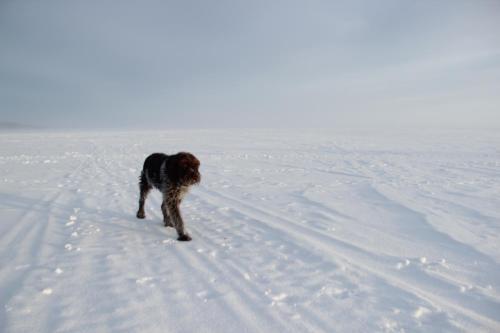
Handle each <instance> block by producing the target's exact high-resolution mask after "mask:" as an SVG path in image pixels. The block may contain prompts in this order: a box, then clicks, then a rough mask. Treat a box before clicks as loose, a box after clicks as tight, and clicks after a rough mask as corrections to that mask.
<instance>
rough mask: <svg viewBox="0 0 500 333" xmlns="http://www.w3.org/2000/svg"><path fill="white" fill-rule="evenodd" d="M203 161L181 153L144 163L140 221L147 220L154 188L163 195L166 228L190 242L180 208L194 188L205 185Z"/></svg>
mask: <svg viewBox="0 0 500 333" xmlns="http://www.w3.org/2000/svg"><path fill="white" fill-rule="evenodd" d="M199 167H200V161H199V160H198V159H197V158H196V157H195V156H194V155H193V154H190V153H186V152H179V153H177V154H175V155H166V154H162V153H154V154H151V155H149V156H148V157H147V158H146V160H145V161H144V166H143V168H142V172H141V176H140V177H139V190H140V196H139V210H138V211H137V218H139V219H143V218H145V217H146V214H145V213H144V203H145V202H146V198H147V196H148V193H149V191H150V190H151V189H152V188H153V187H154V188H156V189H158V190H159V191H160V192H161V193H162V194H163V201H162V204H161V211H162V213H163V222H164V224H165V227H173V228H175V230H176V231H177V235H178V238H177V240H179V241H190V240H191V236H190V235H189V234H187V233H186V231H185V230H184V221H183V220H182V216H181V212H180V209H179V206H180V204H181V202H182V199H183V198H184V196H185V195H186V194H187V192H188V189H189V187H190V186H192V185H195V184H199V183H200V181H201V175H200V171H199V170H198V169H199Z"/></svg>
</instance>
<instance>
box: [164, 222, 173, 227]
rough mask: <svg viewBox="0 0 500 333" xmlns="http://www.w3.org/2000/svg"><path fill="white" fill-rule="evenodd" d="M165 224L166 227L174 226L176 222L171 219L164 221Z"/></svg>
mask: <svg viewBox="0 0 500 333" xmlns="http://www.w3.org/2000/svg"><path fill="white" fill-rule="evenodd" d="M163 224H164V225H165V228H168V227H171V228H174V224H173V223H172V222H170V221H163Z"/></svg>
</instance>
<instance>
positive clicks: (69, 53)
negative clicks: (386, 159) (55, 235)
mask: <svg viewBox="0 0 500 333" xmlns="http://www.w3.org/2000/svg"><path fill="white" fill-rule="evenodd" d="M499 14H500V3H499V2H497V1H494V0H489V1H488V0H478V1H473V2H471V1H439V2H435V1H389V0H383V1H368V0H366V1H307V2H306V1H302V2H300V1H246V2H243V1H216V2H204V1H179V2H169V1H159V0H158V1H155V0H147V1H71V2H69V1H62V0H59V1H57V0H48V1H44V2H39V1H23V2H18V1H3V2H2V3H1V4H0V42H1V45H0V47H1V49H2V52H0V118H1V119H3V120H5V121H17V122H27V123H30V124H33V125H42V126H56V127H84V128H85V127H277V126H278V127H279V126H284V127H288V126H293V127H298V126H312V127H315V126H353V127H355V126H357V125H360V126H385V125H400V124H405V125H412V124H417V125H436V126H441V125H451V126H468V125H474V126H476V125H477V126H486V125H487V126H491V125H500V115H499V112H500V110H499V106H500V96H499V95H500V94H498V93H497V92H498V91H500V33H499V32H500V23H499V21H500V20H498V17H500V15H499Z"/></svg>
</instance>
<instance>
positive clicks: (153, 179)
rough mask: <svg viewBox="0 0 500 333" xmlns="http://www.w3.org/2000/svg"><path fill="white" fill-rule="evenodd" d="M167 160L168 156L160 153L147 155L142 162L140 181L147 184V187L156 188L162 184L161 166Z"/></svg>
mask: <svg viewBox="0 0 500 333" xmlns="http://www.w3.org/2000/svg"><path fill="white" fill-rule="evenodd" d="M167 158H168V155H166V154H162V153H154V154H151V155H149V156H148V157H147V158H146V160H145V161H144V166H143V167H142V173H141V181H143V182H147V183H148V184H149V185H151V186H154V187H156V188H158V187H160V185H161V184H162V179H161V166H162V164H163V162H165V160H166V159H167Z"/></svg>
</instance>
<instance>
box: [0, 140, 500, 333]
mask: <svg viewBox="0 0 500 333" xmlns="http://www.w3.org/2000/svg"><path fill="white" fill-rule="evenodd" d="M180 150H187V151H191V152H193V153H194V154H195V155H196V156H198V157H199V159H200V160H201V162H202V168H201V171H202V175H203V178H202V183H201V185H200V186H198V187H195V188H193V189H192V191H191V192H190V194H188V196H187V197H186V199H185V202H184V203H183V206H182V211H183V215H184V218H185V220H186V224H187V228H188V230H189V231H190V232H191V234H192V236H193V241H192V242H189V243H180V242H177V241H176V240H175V239H176V235H175V232H174V230H173V229H171V228H169V229H165V228H164V227H163V226H162V219H161V211H160V195H159V193H157V192H155V193H153V194H152V195H151V196H150V198H149V200H148V202H147V203H146V214H147V219H146V220H138V219H136V218H135V212H136V209H137V199H138V188H137V178H138V175H139V172H140V168H141V166H142V162H143V159H144V158H145V157H146V156H147V155H148V154H150V153H152V152H156V151H161V152H166V153H173V152H177V151H180ZM499 167H500V134H498V133H495V132H481V131H441V132H436V131H434V132H433V131H427V132H418V131H414V132H411V133H403V132H401V133H384V132H382V131H380V132H378V133H376V132H359V131H358V132H348V131H342V132H339V131H312V130H309V131H305V130H304V131H302V130H296V131H273V130H260V131H258V130H224V131H222V130H221V131H202V130H199V131H168V132H145V133H140V132H121V133H118V132H103V133H4V134H0V170H1V178H0V218H1V224H0V249H1V253H0V303H1V309H0V332H403V331H404V332H456V331H468V332H499V331H500V199H499V198H500V182H499V179H500V168H499Z"/></svg>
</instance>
